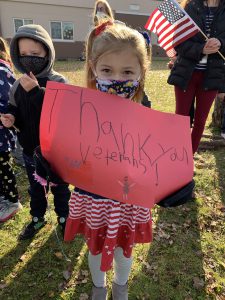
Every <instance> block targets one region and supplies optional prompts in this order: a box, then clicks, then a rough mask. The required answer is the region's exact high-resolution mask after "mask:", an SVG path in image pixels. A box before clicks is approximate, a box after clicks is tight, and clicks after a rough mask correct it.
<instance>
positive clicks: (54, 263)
mask: <svg viewBox="0 0 225 300" xmlns="http://www.w3.org/2000/svg"><path fill="white" fill-rule="evenodd" d="M56 70H57V71H59V72H60V73H63V74H64V75H65V76H66V77H67V78H68V79H69V80H70V82H71V83H72V84H77V85H83V80H82V77H83V63H82V62H79V63H77V62H74V61H70V62H58V63H57V64H56ZM168 73H169V71H168V70H167V69H166V62H165V61H155V62H153V64H152V69H151V71H149V72H148V76H147V84H146V89H147V91H148V93H149V96H150V98H151V100H152V105H153V107H154V109H157V110H161V111H166V112H173V111H174V93H173V87H171V86H169V85H167V84H166V80H167V77H168ZM209 124H210V117H209V120H208V123H207V126H206V129H205V131H206V132H207V134H212V132H211V130H212V129H211V128H210V126H209ZM214 131H215V130H214ZM15 170H16V173H17V178H18V185H19V190H20V195H21V202H22V204H23V206H24V209H23V210H22V211H20V212H19V213H18V214H17V215H16V216H15V217H14V218H13V219H11V220H9V221H8V222H6V223H4V224H1V225H0V249H1V250H0V299H4V300H10V299H12V300H17V299H18V300H39V299H41V300H42V299H43V300H45V299H46V300H47V299H55V300H58V299H65V300H69V299H75V300H80V299H81V300H82V299H83V300H84V299H88V294H89V292H90V289H91V279H90V274H89V271H88V265H87V248H86V246H85V243H84V241H83V239H82V238H81V237H78V238H76V240H75V241H74V242H73V243H70V244H63V249H64V252H65V253H66V255H67V256H68V257H69V258H70V260H71V262H67V261H66V260H65V259H64V257H63V254H62V251H63V250H62V248H61V247H62V246H60V245H59V244H58V242H57V238H56V235H55V231H54V228H55V224H56V218H55V214H54V212H53V208H51V206H52V200H51V199H50V211H51V213H50V214H49V213H47V214H46V216H47V220H48V225H47V226H45V227H44V228H43V229H42V230H41V231H40V232H39V233H38V234H37V236H36V237H35V238H34V239H33V240H31V241H23V242H19V241H18V240H17V237H18V234H19V233H20V231H21V229H22V228H23V226H24V224H25V223H26V222H28V220H29V218H30V217H29V197H28V194H27V191H26V190H27V179H26V175H25V172H24V170H23V169H21V168H19V167H17V166H15ZM224 179H225V155H224V149H220V150H217V151H206V152H200V153H199V155H198V159H197V160H196V175H195V180H196V200H195V201H190V202H189V203H188V204H186V205H184V206H182V207H178V208H174V209H162V208H159V207H155V208H154V209H153V219H154V240H153V242H152V243H151V244H150V245H137V246H136V248H135V251H134V263H133V268H132V273H131V276H130V280H129V299H130V300H135V299H139V300H140V299H142V300H147V299H149V300H205V299H207V300H211V299H218V300H225V239H224V234H225V225H224V215H225V208H224V204H225V180H224ZM59 239H60V241H62V238H61V236H60V237H59ZM111 278H112V272H109V276H108V279H109V280H108V281H109V282H108V283H109V286H110V280H111Z"/></svg>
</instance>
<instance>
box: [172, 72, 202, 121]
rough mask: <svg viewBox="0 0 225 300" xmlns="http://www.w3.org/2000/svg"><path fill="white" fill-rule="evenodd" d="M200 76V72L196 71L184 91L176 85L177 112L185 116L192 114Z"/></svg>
mask: <svg viewBox="0 0 225 300" xmlns="http://www.w3.org/2000/svg"><path fill="white" fill-rule="evenodd" d="M198 77H199V72H194V73H193V75H192V78H191V80H190V82H189V85H188V88H187V90H186V91H183V90H182V89H181V88H179V87H178V86H175V87H174V91H175V97H176V114H178V115H183V116H189V115H190V111H191V107H192V105H193V100H194V99H195V93H196V90H197V83H198Z"/></svg>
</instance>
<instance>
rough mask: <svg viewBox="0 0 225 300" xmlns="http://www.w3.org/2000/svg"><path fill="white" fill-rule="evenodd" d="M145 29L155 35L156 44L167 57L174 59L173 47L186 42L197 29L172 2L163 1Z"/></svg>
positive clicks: (168, 0)
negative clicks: (156, 37) (156, 38)
mask: <svg viewBox="0 0 225 300" xmlns="http://www.w3.org/2000/svg"><path fill="white" fill-rule="evenodd" d="M145 28H146V29H148V30H150V31H152V32H154V33H156V34H157V36H158V44H159V45H160V46H161V47H162V48H163V49H164V50H165V51H166V53H167V55H168V56H169V57H174V56H175V55H176V51H175V49H174V47H175V46H177V45H179V44H180V43H182V42H184V41H186V40H187V39H189V38H190V37H192V36H193V35H195V34H196V33H197V32H199V31H200V29H199V27H198V26H197V25H196V24H195V23H194V21H193V20H192V19H191V18H190V17H189V15H188V14H187V13H186V12H185V11H184V10H183V9H182V8H181V7H180V6H179V4H178V3H177V2H176V1H174V0H165V1H164V2H163V3H162V4H160V5H159V7H158V8H156V9H155V10H154V11H153V13H152V14H151V16H150V17H149V19H148V22H147V24H146V25H145Z"/></svg>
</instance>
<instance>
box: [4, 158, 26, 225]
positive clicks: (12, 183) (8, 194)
mask: <svg viewBox="0 0 225 300" xmlns="http://www.w3.org/2000/svg"><path fill="white" fill-rule="evenodd" d="M0 180H1V195H2V196H3V197H4V198H2V201H1V203H0V206H1V207H0V222H5V221H6V220H8V219H10V218H11V217H12V216H13V215H14V214H15V213H17V211H18V210H20V209H21V208H22V205H21V204H20V202H19V199H18V198H19V196H18V190H17V185H16V178H15V175H14V172H13V168H12V166H11V157H10V153H9V152H0Z"/></svg>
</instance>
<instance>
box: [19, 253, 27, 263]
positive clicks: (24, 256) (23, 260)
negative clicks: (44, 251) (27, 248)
mask: <svg viewBox="0 0 225 300" xmlns="http://www.w3.org/2000/svg"><path fill="white" fill-rule="evenodd" d="M26 258H27V256H26V254H23V255H22V256H20V260H21V261H22V262H25V260H26Z"/></svg>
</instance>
